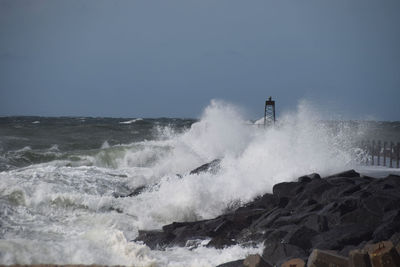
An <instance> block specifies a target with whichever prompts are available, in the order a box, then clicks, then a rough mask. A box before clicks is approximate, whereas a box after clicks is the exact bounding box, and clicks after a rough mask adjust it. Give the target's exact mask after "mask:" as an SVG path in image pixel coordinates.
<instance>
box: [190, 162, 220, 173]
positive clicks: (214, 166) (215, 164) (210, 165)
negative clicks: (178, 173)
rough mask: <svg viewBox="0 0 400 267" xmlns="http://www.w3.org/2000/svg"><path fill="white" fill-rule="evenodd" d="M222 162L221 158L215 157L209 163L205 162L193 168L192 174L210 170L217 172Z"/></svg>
mask: <svg viewBox="0 0 400 267" xmlns="http://www.w3.org/2000/svg"><path fill="white" fill-rule="evenodd" d="M220 163H221V160H220V159H214V160H213V161H211V162H209V163H206V164H203V165H201V166H200V167H198V168H196V169H194V170H192V171H191V172H190V174H199V173H202V172H210V173H213V174H215V173H217V172H218V171H219V169H220Z"/></svg>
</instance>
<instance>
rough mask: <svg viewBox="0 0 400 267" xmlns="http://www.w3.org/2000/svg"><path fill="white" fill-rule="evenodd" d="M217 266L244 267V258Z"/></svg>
mask: <svg viewBox="0 0 400 267" xmlns="http://www.w3.org/2000/svg"><path fill="white" fill-rule="evenodd" d="M217 267H243V260H237V261H230V262H227V263H223V264H220V265H218V266H217Z"/></svg>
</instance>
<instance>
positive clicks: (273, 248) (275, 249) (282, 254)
mask: <svg viewBox="0 0 400 267" xmlns="http://www.w3.org/2000/svg"><path fill="white" fill-rule="evenodd" d="M307 255H308V254H307V253H306V252H305V251H304V250H303V249H301V248H299V247H297V246H295V245H290V244H287V243H281V242H269V240H268V239H267V240H266V241H265V243H264V251H263V257H264V258H265V259H267V260H268V261H269V262H271V263H273V264H274V265H277V266H279V265H280V264H282V263H283V262H285V261H287V260H289V259H292V258H302V259H306V258H307Z"/></svg>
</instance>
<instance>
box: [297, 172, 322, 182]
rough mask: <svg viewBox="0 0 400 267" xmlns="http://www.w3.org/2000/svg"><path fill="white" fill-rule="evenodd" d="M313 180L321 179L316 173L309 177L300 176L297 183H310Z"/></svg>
mask: <svg viewBox="0 0 400 267" xmlns="http://www.w3.org/2000/svg"><path fill="white" fill-rule="evenodd" d="M313 179H321V176H320V175H319V174H318V173H312V174H309V175H304V176H301V177H299V178H298V179H297V181H298V182H299V183H308V182H311V181H312V180H313Z"/></svg>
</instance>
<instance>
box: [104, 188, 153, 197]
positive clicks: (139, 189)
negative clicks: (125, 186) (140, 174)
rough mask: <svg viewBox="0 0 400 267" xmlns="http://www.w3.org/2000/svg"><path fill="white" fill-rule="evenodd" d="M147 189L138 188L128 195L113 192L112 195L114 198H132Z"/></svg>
mask: <svg viewBox="0 0 400 267" xmlns="http://www.w3.org/2000/svg"><path fill="white" fill-rule="evenodd" d="M146 188H147V187H146V186H145V185H142V186H139V187H137V188H136V189H135V190H133V192H131V193H129V194H121V193H118V192H114V193H113V194H112V195H113V197H115V198H120V197H134V196H137V195H139V194H141V193H142V192H143V191H144V190H145V189H146Z"/></svg>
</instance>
